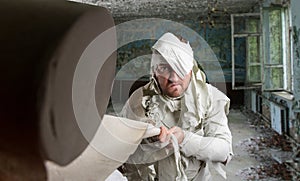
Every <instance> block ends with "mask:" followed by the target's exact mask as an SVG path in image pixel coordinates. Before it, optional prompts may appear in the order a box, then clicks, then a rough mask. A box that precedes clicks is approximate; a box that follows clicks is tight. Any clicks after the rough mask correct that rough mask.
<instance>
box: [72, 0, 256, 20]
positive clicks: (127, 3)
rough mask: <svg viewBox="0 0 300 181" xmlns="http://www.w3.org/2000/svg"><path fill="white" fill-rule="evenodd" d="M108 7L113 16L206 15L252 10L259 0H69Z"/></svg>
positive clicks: (182, 16)
mask: <svg viewBox="0 0 300 181" xmlns="http://www.w3.org/2000/svg"><path fill="white" fill-rule="evenodd" d="M71 1H77V2H84V3H89V4H94V5H99V6H104V7H106V8H108V9H109V10H110V11H111V12H112V14H113V16H114V17H116V18H122V17H171V16H172V17H175V18H184V17H186V16H191V15H197V16H207V15H208V14H211V13H213V14H214V15H216V16H218V15H221V16H222V15H224V14H232V13H244V12H252V11H253V10H256V9H258V8H257V5H258V3H259V2H260V1H261V0H71Z"/></svg>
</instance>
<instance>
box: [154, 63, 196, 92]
mask: <svg viewBox="0 0 300 181" xmlns="http://www.w3.org/2000/svg"><path fill="white" fill-rule="evenodd" d="M154 72H155V76H156V79H157V81H158V83H159V86H160V88H161V90H162V92H163V94H165V95H167V96H170V97H178V96H181V95H182V94H183V93H184V92H185V91H186V89H187V87H188V86H189V83H190V80H191V75H192V72H190V73H188V74H186V75H185V76H184V78H183V79H181V78H180V77H179V76H178V75H177V74H176V72H175V71H174V70H173V69H172V68H171V66H170V65H169V64H159V65H157V67H156V69H155V71H154Z"/></svg>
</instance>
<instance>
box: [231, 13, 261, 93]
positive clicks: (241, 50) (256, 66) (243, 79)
mask: <svg viewBox="0 0 300 181" xmlns="http://www.w3.org/2000/svg"><path fill="white" fill-rule="evenodd" d="M231 42H232V89H255V88H259V87H260V86H261V84H262V62H263V61H262V51H261V47H262V46H261V44H262V33H261V14H260V13H245V14H232V15H231ZM237 84H239V85H237Z"/></svg>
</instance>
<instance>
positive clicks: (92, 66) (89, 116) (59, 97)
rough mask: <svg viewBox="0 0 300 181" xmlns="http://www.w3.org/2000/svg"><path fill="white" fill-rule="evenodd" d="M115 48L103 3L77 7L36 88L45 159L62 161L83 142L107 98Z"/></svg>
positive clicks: (110, 21) (93, 128) (94, 128)
mask: <svg viewBox="0 0 300 181" xmlns="http://www.w3.org/2000/svg"><path fill="white" fill-rule="evenodd" d="M115 51H116V33H115V29H114V21H113V19H112V16H111V14H110V13H109V12H108V11H107V10H106V9H105V8H96V9H93V10H91V11H87V12H85V13H83V14H82V15H81V16H79V17H78V18H77V19H76V20H75V21H74V23H73V24H72V26H71V28H70V29H69V30H68V32H67V33H66V34H65V36H64V38H63V40H62V41H61V43H60V45H59V46H58V48H57V49H56V51H55V53H54V54H53V55H52V56H51V60H50V63H49V65H48V70H47V74H46V76H45V81H44V82H45V84H44V85H43V87H44V88H43V89H42V93H43V96H42V99H41V100H42V101H41V105H40V115H39V116H40V121H39V134H40V142H41V147H42V152H43V155H44V157H45V159H47V160H51V161H53V162H55V163H57V164H59V165H67V164H69V163H70V162H71V161H73V160H74V159H75V158H76V157H78V156H79V155H80V154H81V153H82V152H83V151H84V150H85V149H86V148H87V146H88V144H89V141H90V140H91V139H92V138H93V136H94V135H95V133H96V131H97V128H98V126H99V125H100V122H101V119H102V116H103V114H104V113H105V110H106V107H107V104H108V101H109V97H110V94H111V87H112V83H113V78H114V73H115V62H116V53H115ZM96 102H97V103H96Z"/></svg>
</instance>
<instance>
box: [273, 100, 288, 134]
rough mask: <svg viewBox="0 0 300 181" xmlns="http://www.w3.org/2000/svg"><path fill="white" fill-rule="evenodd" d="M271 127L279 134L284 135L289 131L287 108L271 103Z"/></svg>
mask: <svg viewBox="0 0 300 181" xmlns="http://www.w3.org/2000/svg"><path fill="white" fill-rule="evenodd" d="M270 112H271V127H272V129H274V130H275V131H276V132H277V133H279V134H282V133H283V132H285V131H286V130H287V111H286V107H284V106H281V105H278V104H276V103H273V102H271V104H270Z"/></svg>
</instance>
